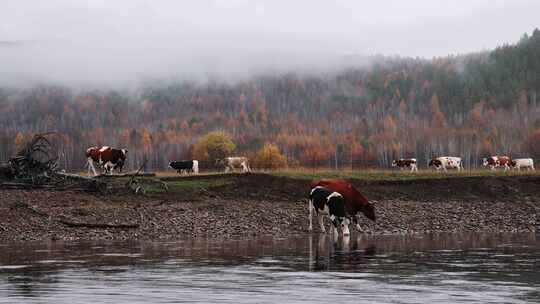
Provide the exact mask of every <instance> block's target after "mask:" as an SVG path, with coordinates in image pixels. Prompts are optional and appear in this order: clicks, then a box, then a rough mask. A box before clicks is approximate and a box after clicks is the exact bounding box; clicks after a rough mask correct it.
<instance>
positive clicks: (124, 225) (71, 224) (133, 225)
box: [56, 219, 139, 229]
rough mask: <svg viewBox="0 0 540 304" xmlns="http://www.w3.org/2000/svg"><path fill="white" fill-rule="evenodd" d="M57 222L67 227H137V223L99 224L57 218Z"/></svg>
mask: <svg viewBox="0 0 540 304" xmlns="http://www.w3.org/2000/svg"><path fill="white" fill-rule="evenodd" d="M56 221H57V222H59V223H61V224H64V225H66V226H68V227H75V228H77V227H83V228H101V229H109V228H114V229H136V228H139V224H101V223H80V222H73V221H68V220H63V219H57V220H56Z"/></svg>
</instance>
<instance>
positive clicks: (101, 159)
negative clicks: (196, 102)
mask: <svg viewBox="0 0 540 304" xmlns="http://www.w3.org/2000/svg"><path fill="white" fill-rule="evenodd" d="M127 152H128V150H127V149H115V148H111V147H108V146H103V147H101V148H99V147H90V148H88V149H87V150H86V157H87V159H88V170H92V172H93V173H94V175H97V172H96V167H95V164H97V165H98V166H99V167H101V168H102V169H103V170H104V171H105V173H106V174H107V173H108V174H112V173H113V171H114V169H118V170H119V171H120V172H122V168H123V167H124V164H125V162H126V158H127Z"/></svg>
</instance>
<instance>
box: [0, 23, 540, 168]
mask: <svg viewBox="0 0 540 304" xmlns="http://www.w3.org/2000/svg"><path fill="white" fill-rule="evenodd" d="M539 92H540V31H539V30H538V29H536V30H535V31H534V32H533V33H532V34H531V35H524V36H523V37H522V38H521V39H520V41H519V42H518V43H516V44H513V45H504V46H501V47H499V48H497V49H495V50H493V51H490V52H483V53H476V54H470V55H462V56H449V57H445V58H435V59H433V60H424V59H413V58H394V57H392V58H388V57H387V58H377V59H374V62H373V64H372V65H370V67H369V68H351V69H348V70H342V71H341V72H337V73H331V74H326V75H322V74H321V75H314V74H312V75H306V74H302V75H299V74H293V73H291V74H282V75H267V76H260V77H254V78H252V79H250V80H248V81H244V82H240V83H234V84H229V83H218V82H209V83H204V84H201V83H189V82H181V83H171V82H169V83H166V84H165V83H151V84H147V85H146V86H144V87H141V88H139V89H138V90H136V91H129V92H128V91H115V90H108V91H98V90H93V91H90V90H87V91H81V90H74V89H69V88H65V87H59V86H48V85H44V86H38V87H34V88H31V89H12V88H0V160H5V159H7V158H8V157H9V156H11V155H13V154H14V153H15V150H16V147H17V145H21V144H22V142H23V141H24V140H25V139H26V138H29V137H30V136H31V135H32V134H34V133H38V132H45V131H58V132H59V133H60V134H61V136H60V140H59V148H60V153H61V154H60V157H61V159H60V161H61V164H63V165H64V166H66V167H67V169H68V170H77V169H80V168H82V167H83V166H84V163H85V156H84V151H85V150H86V148H87V147H89V146H95V145H110V146H116V147H126V148H127V149H128V150H129V155H128V166H130V167H135V166H137V164H140V163H141V161H142V159H143V157H146V158H148V159H149V162H148V167H149V169H164V168H165V167H166V165H167V163H168V161H169V160H178V159H189V158H191V149H192V146H193V144H194V143H195V142H196V141H197V139H198V138H200V137H201V136H202V135H204V134H207V133H208V132H210V131H213V130H224V131H225V132H227V133H229V134H230V135H231V137H232V138H233V140H234V142H235V144H236V152H235V154H237V155H244V156H250V155H252V154H253V153H255V151H257V150H258V149H259V148H260V147H262V146H263V145H264V144H265V143H274V144H276V145H277V146H278V147H279V149H280V150H281V152H282V153H283V154H284V155H285V156H286V157H287V161H288V164H289V165H291V166H295V165H301V166H307V167H309V166H317V167H318V166H325V167H334V166H336V165H337V166H338V167H347V168H357V167H365V166H372V167H381V166H389V164H390V163H391V161H392V159H393V158H399V157H416V158H417V159H418V161H419V164H420V165H422V164H424V163H425V164H427V161H428V159H429V158H431V157H432V156H438V155H456V156H461V157H463V161H464V165H465V166H466V167H477V166H479V165H480V159H481V158H482V157H485V156H487V155H492V154H505V155H512V156H514V157H525V156H526V157H533V158H540V105H539V101H538V100H539V99H540V97H538V93H539Z"/></svg>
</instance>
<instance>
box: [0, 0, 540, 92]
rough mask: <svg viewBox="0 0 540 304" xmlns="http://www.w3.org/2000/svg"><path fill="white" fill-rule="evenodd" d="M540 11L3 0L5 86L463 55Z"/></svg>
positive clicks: (520, 6) (505, 5) (402, 4)
mask: <svg viewBox="0 0 540 304" xmlns="http://www.w3.org/2000/svg"><path fill="white" fill-rule="evenodd" d="M539 11H540V1H536V0H528V1H527V0H513V1H506V0H504V1H503V0H470V1H438V0H412V1H401V0H381V1H372V2H367V1H354V0H350V1H349V0H333V1H330V0H328V1H317V0H296V1H284V0H260V1H255V0H197V1H195V0H193V1H173V0H169V1H166V0H158V1H142V0H116V1H107V0H87V1H72V0H48V1H31V0H2V5H1V10H0V86H31V85H35V84H39V83H53V84H59V85H69V86H92V87H94V86H98V87H131V86H136V85H138V84H140V83H141V81H146V80H148V79H164V80H173V79H174V80H176V79H180V80H198V81H199V80H208V79H218V80H223V81H235V80H238V79H243V78H245V77H249V76H251V75H253V74H260V73H274V72H283V71H295V72H305V71H307V72H309V71H318V72H321V71H332V70H335V69H339V68H342V67H345V66H360V65H364V64H366V62H367V59H366V58H369V56H371V55H374V54H383V55H391V56H393V55H399V56H412V57H423V58H431V57H433V56H445V55H448V54H463V53H468V52H477V51H482V50H487V49H491V48H494V47H496V46H498V45H502V44H504V43H511V42H515V41H517V40H518V39H519V38H520V37H521V36H522V35H523V34H524V33H525V32H528V33H530V32H531V31H532V30H533V29H534V28H535V27H538V26H539V24H538V16H537V13H538V12H539Z"/></svg>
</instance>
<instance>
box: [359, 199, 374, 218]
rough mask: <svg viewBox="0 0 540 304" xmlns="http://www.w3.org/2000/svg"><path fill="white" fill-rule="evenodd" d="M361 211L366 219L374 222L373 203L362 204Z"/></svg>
mask: <svg viewBox="0 0 540 304" xmlns="http://www.w3.org/2000/svg"><path fill="white" fill-rule="evenodd" d="M361 211H362V213H363V214H364V215H365V216H366V217H367V218H368V219H370V220H372V221H374V222H375V220H376V216H375V205H374V204H373V203H367V204H364V205H363V207H362V210H361Z"/></svg>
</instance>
